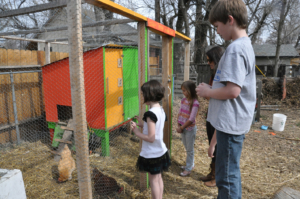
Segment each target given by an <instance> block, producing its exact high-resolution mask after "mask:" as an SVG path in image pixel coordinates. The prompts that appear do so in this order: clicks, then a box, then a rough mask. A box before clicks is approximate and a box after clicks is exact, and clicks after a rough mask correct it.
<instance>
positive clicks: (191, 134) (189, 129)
mask: <svg viewBox="0 0 300 199" xmlns="http://www.w3.org/2000/svg"><path fill="white" fill-rule="evenodd" d="M195 89H196V84H195V83H194V82H192V81H185V82H183V83H182V85H181V90H182V93H183V95H184V96H185V98H183V99H182V100H181V105H180V110H179V113H178V121H177V123H178V127H177V129H176V131H177V132H178V133H181V137H182V143H183V145H184V147H185V149H186V166H182V167H181V168H182V169H184V171H183V172H181V173H180V175H181V176H188V175H189V174H191V171H192V169H193V168H194V143H195V136H196V132H197V126H196V124H195V121H196V116H197V113H198V109H199V102H198V96H197V94H196V90H195Z"/></svg>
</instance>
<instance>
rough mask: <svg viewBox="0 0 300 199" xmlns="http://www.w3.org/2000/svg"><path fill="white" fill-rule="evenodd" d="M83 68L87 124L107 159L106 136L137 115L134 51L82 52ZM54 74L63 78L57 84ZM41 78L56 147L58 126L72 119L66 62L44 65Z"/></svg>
mask: <svg viewBox="0 0 300 199" xmlns="http://www.w3.org/2000/svg"><path fill="white" fill-rule="evenodd" d="M83 68H84V77H85V82H84V85H85V97H86V100H85V102H86V104H85V106H86V120H87V124H88V126H89V128H91V129H92V130H93V132H95V134H96V135H97V136H98V137H101V138H102V139H101V147H102V154H103V155H106V156H108V155H109V136H108V133H109V132H110V131H111V130H113V129H115V128H117V127H118V126H121V125H124V123H126V122H128V121H130V120H131V119H132V118H133V117H134V116H135V115H138V113H139V104H138V102H139V101H138V92H139V88H138V49H137V47H128V46H120V45H106V46H102V47H99V48H96V49H93V50H89V51H86V52H84V53H83ZM57 74H66V75H65V76H64V78H63V79H60V80H59V81H58V80H57V79H56V77H57ZM42 76H43V88H44V99H45V111H46V120H47V123H48V127H49V129H50V133H51V138H52V146H53V147H57V146H58V141H55V140H56V139H57V138H59V139H61V138H62V135H61V133H62V132H63V129H61V128H60V125H59V122H67V121H68V120H69V119H71V117H72V101H71V83H70V71H69V58H65V59H63V60H60V61H57V62H54V63H51V64H48V65H45V66H44V67H43V68H42ZM53 96H55V97H53ZM53 138H54V139H53Z"/></svg>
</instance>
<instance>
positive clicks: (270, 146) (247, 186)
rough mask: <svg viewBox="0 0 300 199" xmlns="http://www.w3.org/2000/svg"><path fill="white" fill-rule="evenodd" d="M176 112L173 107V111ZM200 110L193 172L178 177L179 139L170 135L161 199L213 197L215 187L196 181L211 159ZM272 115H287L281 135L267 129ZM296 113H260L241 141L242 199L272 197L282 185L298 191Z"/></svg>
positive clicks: (284, 110) (282, 109) (299, 135)
mask: <svg viewBox="0 0 300 199" xmlns="http://www.w3.org/2000/svg"><path fill="white" fill-rule="evenodd" d="M174 104H178V102H177V103H174ZM202 104H205V102H202ZM205 105H206V104H205ZM205 105H204V106H205ZM176 111H177V109H176V107H175V106H174V112H176ZM203 111H204V110H201V112H200V115H199V117H198V125H197V127H198V132H197V137H196V142H195V169H194V171H193V172H192V174H191V175H190V176H189V177H185V178H183V177H180V176H179V173H180V169H178V165H184V163H185V153H184V149H183V146H182V143H181V140H180V136H179V135H178V134H174V135H173V148H172V159H173V165H172V168H171V173H166V174H165V175H164V183H165V191H166V197H165V198H216V197H217V188H207V187H206V186H205V185H204V184H203V183H202V182H200V181H199V177H200V176H202V175H206V174H207V173H208V167H209V164H210V160H211V159H210V158H208V157H207V148H208V141H207V136H206V128H205V120H204V119H203V117H204V114H203ZM274 113H282V114H285V115H287V121H286V125H285V129H284V131H282V132H277V131H273V130H272V128H271V127H272V117H273V114H274ZM299 114H300V112H299V109H294V108H289V107H279V110H277V111H273V110H272V111H270V110H261V118H260V121H259V122H256V123H255V124H254V125H252V126H251V130H250V132H249V133H248V134H246V139H245V141H244V147H243V152H242V156H241V162H240V166H241V176H242V191H243V193H242V194H243V198H249V199H250V198H254V199H256V198H257V199H258V198H263V199H266V198H272V196H273V195H274V193H275V192H276V191H277V190H278V189H280V188H281V187H282V186H287V187H290V188H292V189H295V190H297V191H300V150H299V149H300V133H299V130H300V117H299ZM261 125H266V126H269V128H268V130H262V129H260V127H261ZM272 132H273V134H272ZM175 147H177V148H175Z"/></svg>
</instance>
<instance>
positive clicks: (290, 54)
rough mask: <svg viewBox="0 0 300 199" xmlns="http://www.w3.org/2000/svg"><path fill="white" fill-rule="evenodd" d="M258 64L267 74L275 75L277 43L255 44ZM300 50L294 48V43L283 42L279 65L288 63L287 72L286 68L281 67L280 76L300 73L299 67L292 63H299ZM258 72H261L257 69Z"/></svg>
mask: <svg viewBox="0 0 300 199" xmlns="http://www.w3.org/2000/svg"><path fill="white" fill-rule="evenodd" d="M253 49H254V53H255V59H256V65H257V66H258V67H259V68H260V70H261V71H263V73H264V74H265V75H267V76H272V75H273V70H274V66H275V59H276V45H272V44H264V45H258V44H254V45H253ZM299 57H300V56H299V52H298V51H297V50H296V48H294V46H293V45H292V44H283V45H281V47H280V54H279V65H286V66H287V67H285V72H284V68H282V67H279V71H278V74H279V73H280V74H279V76H280V75H282V74H283V73H284V74H286V75H287V76H290V77H292V76H297V75H299V67H292V66H291V65H299ZM257 74H260V72H258V71H257Z"/></svg>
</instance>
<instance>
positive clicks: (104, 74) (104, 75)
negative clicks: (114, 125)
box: [100, 47, 107, 129]
mask: <svg viewBox="0 0 300 199" xmlns="http://www.w3.org/2000/svg"><path fill="white" fill-rule="evenodd" d="M100 70H101V69H100ZM103 77H104V79H103V80H104V110H105V129H106V128H107V112H106V73H105V47H103Z"/></svg>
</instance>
